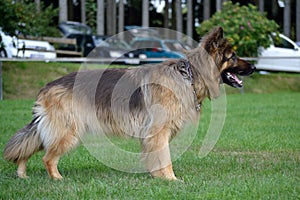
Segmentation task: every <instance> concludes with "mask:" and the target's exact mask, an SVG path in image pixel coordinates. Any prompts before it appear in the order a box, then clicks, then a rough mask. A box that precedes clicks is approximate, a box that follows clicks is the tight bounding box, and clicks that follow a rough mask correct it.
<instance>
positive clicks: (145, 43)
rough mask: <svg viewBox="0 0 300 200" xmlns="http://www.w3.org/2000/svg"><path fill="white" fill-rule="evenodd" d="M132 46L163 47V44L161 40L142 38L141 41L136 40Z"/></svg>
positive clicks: (140, 47)
mask: <svg viewBox="0 0 300 200" xmlns="http://www.w3.org/2000/svg"><path fill="white" fill-rule="evenodd" d="M132 47H133V48H134V49H143V48H151V47H158V48H159V47H160V48H162V45H161V43H160V42H159V41H155V40H141V41H136V42H134V43H133V45H132Z"/></svg>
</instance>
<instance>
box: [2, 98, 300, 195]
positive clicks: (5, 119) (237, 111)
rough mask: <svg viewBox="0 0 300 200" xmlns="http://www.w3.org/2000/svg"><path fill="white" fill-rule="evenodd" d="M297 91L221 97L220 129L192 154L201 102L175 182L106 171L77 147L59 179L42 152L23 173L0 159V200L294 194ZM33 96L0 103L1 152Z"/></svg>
mask: <svg viewBox="0 0 300 200" xmlns="http://www.w3.org/2000/svg"><path fill="white" fill-rule="evenodd" d="M299 102H300V93H274V94H244V95H241V94H231V95H227V116H226V122H225V125H224V129H223V131H222V134H221V136H220V138H219V140H218V142H217V144H216V146H215V147H214V149H213V151H212V152H210V153H209V154H208V155H207V156H206V157H204V158H200V157H199V156H198V153H199V149H200V146H201V143H202V140H203V138H204V135H205V133H206V130H207V126H208V124H209V120H210V102H209V101H207V102H205V104H204V106H203V113H202V119H201V122H200V127H199V129H198V134H197V137H196V138H195V139H194V141H193V143H192V145H191V146H190V147H189V148H188V150H187V151H186V152H185V153H184V154H183V155H182V156H181V157H180V158H179V159H178V160H177V161H175V162H174V170H175V173H176V175H177V177H178V178H179V179H181V180H182V181H177V182H168V181H164V180H160V179H152V178H151V177H150V176H149V175H148V174H146V173H142V174H130V173H125V172H120V171H117V170H114V169H111V168H109V167H107V166H105V165H104V164H102V163H101V162H99V161H98V160H97V159H95V158H94V157H93V156H92V155H91V154H90V153H89V152H88V151H87V150H86V149H85V148H84V146H83V145H80V146H79V147H78V148H77V149H76V150H74V151H72V152H70V153H69V154H67V155H65V156H64V157H63V158H62V159H61V161H60V164H59V168H60V171H61V173H62V175H63V176H64V180H63V181H52V180H50V179H49V178H48V175H47V173H46V171H45V169H44V166H43V164H42V161H41V158H42V156H43V152H40V153H38V154H36V155H34V156H33V157H32V158H31V160H30V161H29V163H28V170H27V173H28V175H29V176H30V178H29V179H25V180H22V179H18V178H17V177H16V172H15V170H16V166H15V165H13V164H11V163H8V162H6V161H4V160H3V159H2V158H1V159H0V199H299V197H300V184H299V182H300V140H299V138H300V137H299V136H300V135H299V134H300V123H299V111H300V104H299ZM32 105H33V100H5V101H2V102H0V114H1V122H0V131H1V135H0V149H1V150H0V152H1V153H2V151H3V148H4V146H5V143H6V142H7V141H8V139H9V137H10V136H11V135H12V134H13V133H14V132H15V131H16V130H17V129H19V128H21V127H22V126H23V125H24V124H25V123H28V122H29V121H30V119H31V107H32Z"/></svg>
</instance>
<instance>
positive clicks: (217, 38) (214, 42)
mask: <svg viewBox="0 0 300 200" xmlns="http://www.w3.org/2000/svg"><path fill="white" fill-rule="evenodd" d="M223 35H224V32H223V28H222V27H221V26H219V27H217V28H216V29H214V30H213V31H212V32H211V33H209V34H208V35H207V36H206V37H205V38H204V41H203V42H202V45H203V47H204V49H205V50H206V51H207V52H208V53H209V54H211V53H213V52H214V51H215V50H216V49H217V48H219V47H220V45H221V43H222V42H223Z"/></svg>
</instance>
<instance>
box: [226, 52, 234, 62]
mask: <svg viewBox="0 0 300 200" xmlns="http://www.w3.org/2000/svg"><path fill="white" fill-rule="evenodd" d="M229 60H233V61H234V62H235V61H236V60H237V56H236V54H235V53H234V52H233V53H232V54H231V56H230V57H228V58H227V57H224V58H223V62H227V61H229Z"/></svg>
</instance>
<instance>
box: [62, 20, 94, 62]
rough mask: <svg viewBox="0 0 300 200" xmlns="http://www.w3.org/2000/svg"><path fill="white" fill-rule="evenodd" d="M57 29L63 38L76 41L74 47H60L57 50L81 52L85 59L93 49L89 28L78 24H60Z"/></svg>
mask: <svg viewBox="0 0 300 200" xmlns="http://www.w3.org/2000/svg"><path fill="white" fill-rule="evenodd" d="M58 29H59V30H60V31H61V32H62V34H63V35H64V37H65V38H69V39H76V41H77V42H76V45H61V46H60V47H59V49H61V50H69V51H77V52H82V53H83V56H84V57H86V56H88V55H89V53H90V52H91V51H92V50H93V49H95V47H96V45H95V43H94V39H93V35H92V30H91V28H90V27H89V26H87V25H85V24H82V23H79V22H72V21H68V22H62V23H60V24H59V25H58Z"/></svg>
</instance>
